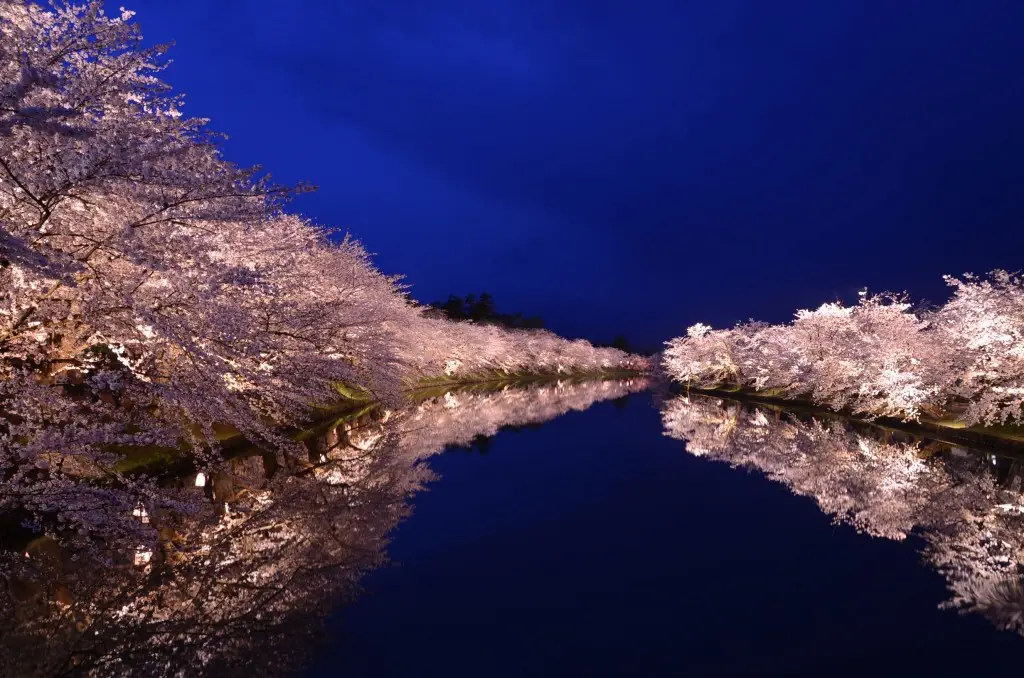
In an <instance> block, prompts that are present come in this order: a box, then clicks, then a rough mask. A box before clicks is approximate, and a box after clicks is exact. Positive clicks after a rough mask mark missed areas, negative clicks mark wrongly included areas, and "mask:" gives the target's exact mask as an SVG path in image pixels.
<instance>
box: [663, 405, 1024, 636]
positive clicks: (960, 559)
mask: <svg viewBox="0 0 1024 678" xmlns="http://www.w3.org/2000/svg"><path fill="white" fill-rule="evenodd" d="M662 422H663V424H664V430H665V434H666V435H667V436H669V437H672V438H676V439H679V440H682V441H683V442H684V443H685V446H686V449H687V451H688V452H689V453H690V454H693V455H696V456H701V457H705V458H707V459H710V460H715V461H721V462H724V463H727V464H729V465H730V466H732V467H734V468H740V469H743V468H745V469H753V470H756V471H758V472H760V473H762V474H764V475H765V476H766V477H768V478H769V479H771V480H773V481H775V482H779V483H782V484H784V485H785V486H786V487H788V488H789V489H790V490H791V491H792V492H793V493H794V494H797V495H800V496H806V497H810V498H811V499H813V500H814V501H815V502H816V503H817V505H818V507H819V508H820V509H821V510H822V511H823V512H825V513H826V514H828V515H830V516H832V517H833V518H834V519H835V521H836V522H838V523H845V524H849V525H852V526H853V527H855V528H856V529H857V530H858V531H861V532H864V533H867V534H869V535H872V536H875V537H881V538H886V539H893V540H903V539H906V538H907V537H908V536H909V535H912V534H913V535H916V536H918V537H920V538H921V540H922V541H923V542H924V544H925V546H924V548H923V557H924V560H925V561H926V562H927V563H928V564H929V565H931V566H932V567H934V568H935V569H936V570H938V571H939V572H940V573H941V574H942V575H943V576H944V577H945V579H946V581H947V585H948V588H949V593H950V597H949V599H948V600H947V601H946V602H945V603H943V604H942V606H943V607H947V608H952V609H956V610H960V611H962V612H978V613H981V614H982V615H984V616H985V617H986V618H987V619H988V620H989V621H991V622H992V623H993V624H994V625H995V626H996V627H998V628H1000V629H1006V630H1012V631H1015V632H1017V633H1022V634H1024V583H1022V581H1024V580H1022V575H1024V570H1022V567H1021V560H1022V559H1024V495H1022V480H1024V465H1022V460H1024V456H1021V457H1017V456H1013V455H997V454H992V453H988V452H984V451H979V450H970V449H967V448H964V447H959V446H955V445H951V444H944V443H941V442H937V441H934V440H927V439H923V438H915V437H913V436H910V435H907V434H905V433H901V432H896V431H889V430H886V429H884V428H882V427H876V426H871V425H866V424H863V423H854V422H850V421H846V420H843V419H840V418H835V417H819V418H811V417H806V416H798V415H795V414H793V413H792V412H785V411H781V410H777V409H773V408H768V407H759V406H748V405H744V404H741V403H739V402H735V401H727V400H722V399H718V398H711V397H706V396H699V395H689V396H680V397H677V398H675V399H672V400H670V401H668V402H666V403H664V404H663V406H662Z"/></svg>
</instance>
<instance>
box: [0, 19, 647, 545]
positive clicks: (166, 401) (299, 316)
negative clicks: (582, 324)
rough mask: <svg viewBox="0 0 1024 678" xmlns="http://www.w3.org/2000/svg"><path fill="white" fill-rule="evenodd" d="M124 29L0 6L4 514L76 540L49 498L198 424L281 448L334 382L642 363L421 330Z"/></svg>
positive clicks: (99, 477)
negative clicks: (42, 518) (56, 517)
mask: <svg viewBox="0 0 1024 678" xmlns="http://www.w3.org/2000/svg"><path fill="white" fill-rule="evenodd" d="M131 16H132V15H131V13H130V12H127V11H123V10H122V12H121V13H120V14H119V15H117V16H107V15H105V14H104V12H103V9H102V3H101V2H98V1H96V2H91V3H89V4H86V5H71V4H65V3H61V2H58V3H55V4H54V5H53V6H51V7H47V8H43V7H40V6H37V5H34V4H30V3H26V2H22V1H20V0H0V410H2V412H3V414H2V416H0V464H2V469H3V473H4V481H5V482H4V483H2V484H0V507H3V506H19V507H23V506H25V505H26V504H27V503H33V504H34V505H35V508H38V509H40V510H44V509H48V508H53V509H59V510H60V511H64V512H65V513H66V515H65V518H66V519H67V520H68V521H70V522H73V523H77V524H79V526H80V527H81V529H83V530H86V529H88V525H87V524H86V523H87V521H86V520H85V519H84V515H83V514H82V513H81V512H78V513H75V509H74V508H73V507H69V506H68V505H67V504H66V503H65V502H62V501H61V500H59V497H60V496H61V491H62V490H61V488H62V487H63V486H64V485H66V484H67V483H71V482H83V481H84V480H83V479H91V480H94V481H95V483H96V486H97V488H98V489H97V492H101V489H99V488H102V492H106V493H109V500H110V501H126V500H122V499H119V498H118V497H119V495H117V492H118V491H119V490H115V489H112V488H114V487H123V486H125V485H126V484H131V483H136V484H137V481H130V480H129V479H126V478H123V477H120V478H118V479H117V482H112V481H111V479H110V477H109V476H110V474H112V473H114V474H115V475H116V472H115V471H113V470H112V469H114V468H115V466H114V464H115V462H116V459H117V454H115V450H117V449H122V448H123V446H154V445H162V446H172V447H176V446H179V445H181V444H182V441H184V444H186V445H187V447H189V448H190V449H191V451H192V453H193V454H195V455H200V456H202V455H208V454H210V450H211V449H213V448H215V447H216V443H217V434H216V431H215V424H220V425H228V426H231V427H233V428H234V429H236V430H238V431H240V432H241V433H243V434H244V435H245V436H246V437H247V438H249V439H251V440H253V441H258V442H263V443H266V444H268V445H276V446H287V445H289V444H291V443H290V441H288V440H285V439H283V438H281V437H280V436H279V434H278V433H277V432H278V431H280V430H281V429H282V427H285V426H292V425H295V424H297V423H299V422H302V421H303V420H304V419H305V418H306V417H308V415H309V413H310V412H311V408H312V407H313V406H318V405H329V404H331V403H332V402H334V401H336V399H337V397H338V396H337V390H336V385H337V384H339V383H343V384H348V385H350V386H359V387H361V388H363V389H366V390H368V391H370V392H371V393H372V394H373V396H374V397H376V398H377V399H380V400H383V401H386V402H394V401H395V400H396V398H397V397H398V394H399V393H400V392H401V391H402V389H403V388H405V387H408V386H409V385H410V384H412V383H415V382H416V381H417V380H420V379H422V378H424V377H441V376H449V377H457V378H458V377H466V376H469V375H473V374H476V373H480V372H483V371H487V372H495V371H503V372H537V371H552V372H567V373H570V372H584V371H591V370H600V369H609V368H619V367H630V368H635V367H642V366H643V364H642V362H638V361H637V360H635V359H633V358H632V357H630V356H628V355H626V354H624V353H622V352H619V351H616V350H614V349H597V348H594V347H592V346H591V345H590V344H588V343H586V342H583V341H574V342H570V341H566V340H563V339H560V338H558V337H556V336H555V335H552V334H550V333H547V332H509V331H505V330H501V329H499V328H495V327H478V326H475V325H473V324H470V323H451V322H446V321H443V320H438V319H432V318H427V317H424V316H423V315H422V313H421V311H420V310H419V308H418V307H416V306H415V305H414V304H412V303H410V302H409V301H408V299H407V298H406V297H405V296H404V294H403V290H402V288H401V285H400V284H399V282H398V280H397V279H396V278H394V277H390V276H387V275H385V274H383V273H381V272H380V271H378V270H377V269H376V268H374V266H373V264H372V263H371V261H370V260H369V258H368V256H367V254H366V252H365V251H364V250H363V249H362V247H361V246H360V245H359V244H358V243H357V242H355V241H354V240H351V239H349V238H344V239H340V240H339V239H338V238H337V237H334V236H333V235H332V234H331V233H329V232H327V231H325V230H324V229H321V228H319V227H317V226H315V225H313V224H311V223H309V222H308V221H306V220H304V219H302V218H301V217H299V216H296V215H294V214H289V213H288V212H286V211H284V206H285V203H286V201H287V199H288V197H289V196H290V195H291V194H293V193H294V192H295V190H300V191H301V190H303V188H302V187H298V188H297V189H286V188H284V187H281V186H277V185H275V184H273V183H272V182H271V181H270V180H269V178H268V177H267V176H264V175H262V174H261V173H260V171H259V170H258V168H255V169H244V168H239V167H236V166H235V165H233V164H231V163H230V162H228V161H226V160H225V159H224V158H223V157H222V156H221V153H220V151H219V150H218V142H219V137H218V136H217V135H215V134H213V133H211V132H209V131H208V130H207V128H206V121H205V120H202V119H197V118H188V117H185V116H183V115H182V113H181V104H182V101H181V97H180V96H179V95H176V94H174V93H172V92H171V90H170V88H169V87H168V86H167V85H166V84H165V83H164V82H162V81H161V80H160V78H159V76H160V71H161V69H162V67H163V65H162V64H163V61H162V60H163V55H164V53H165V47H159V46H158V47H145V46H144V45H143V44H142V41H141V34H140V32H139V30H138V28H137V26H136V25H135V24H134V23H133V22H132V21H131ZM206 461H208V462H210V463H212V461H213V458H212V457H210V458H209V459H207V460H206ZM44 481H45V482H46V483H50V484H52V491H48V492H47V493H42V494H40V493H38V492H35V489H33V491H32V492H29V491H27V490H26V489H25V488H28V487H32V488H38V487H40V483H42V482H44Z"/></svg>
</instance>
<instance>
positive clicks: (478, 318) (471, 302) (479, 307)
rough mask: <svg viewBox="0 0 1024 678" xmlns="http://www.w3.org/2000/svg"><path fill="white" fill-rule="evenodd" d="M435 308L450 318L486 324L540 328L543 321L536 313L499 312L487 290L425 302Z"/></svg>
mask: <svg viewBox="0 0 1024 678" xmlns="http://www.w3.org/2000/svg"><path fill="white" fill-rule="evenodd" d="M427 305H428V306H430V307H431V308H434V309H437V310H438V311H440V312H441V313H442V314H444V316H445V317H447V318H449V319H451V320H472V321H473V322H477V323H481V324H486V325H501V326H502V327H508V328H512V329H535V330H536V329H541V328H543V327H544V321H543V320H542V319H541V318H540V317H539V316H536V315H531V316H524V315H523V314H522V313H499V312H498V310H497V308H495V306H494V297H493V296H492V295H490V294H488V293H487V292H481V293H480V296H479V297H478V296H476V295H475V294H467V295H466V296H465V297H460V296H457V295H455V294H451V295H448V300H447V301H434V302H431V303H430V304H427Z"/></svg>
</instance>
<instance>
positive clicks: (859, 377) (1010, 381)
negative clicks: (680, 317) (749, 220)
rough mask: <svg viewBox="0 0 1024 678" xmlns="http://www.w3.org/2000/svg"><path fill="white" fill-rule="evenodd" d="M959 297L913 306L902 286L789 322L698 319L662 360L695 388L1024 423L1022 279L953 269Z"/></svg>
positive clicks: (867, 410)
mask: <svg viewBox="0 0 1024 678" xmlns="http://www.w3.org/2000/svg"><path fill="white" fill-rule="evenodd" d="M946 281H947V283H948V284H949V285H950V286H951V287H952V289H953V295H952V297H951V299H950V300H949V301H948V302H947V303H946V304H945V305H943V306H941V307H938V308H934V309H925V310H916V309H914V308H913V307H912V306H911V305H910V304H909V303H907V302H906V301H905V300H904V299H903V298H901V297H896V296H894V295H875V296H868V295H867V294H866V293H865V294H862V296H861V299H860V302H859V303H858V304H856V305H854V306H843V305H841V304H838V303H828V304H824V305H822V306H821V307H819V308H818V309H816V310H813V311H809V310H801V311H798V312H797V313H796V317H795V319H794V320H793V321H792V322H791V323H789V324H787V325H768V324H765V323H757V322H750V323H743V324H739V325H737V326H736V327H734V328H732V329H726V330H713V329H712V328H710V327H708V326H707V325H703V324H697V325H694V326H692V327H690V328H689V329H688V330H687V334H686V336H684V337H679V338H677V339H673V340H672V341H670V342H668V348H667V349H666V350H665V352H664V356H663V365H664V367H665V369H666V371H667V372H668V374H669V375H670V376H671V377H672V378H673V379H675V380H677V381H679V382H681V383H684V384H689V385H693V386H698V387H722V386H729V387H740V388H746V389H754V390H758V391H766V392H769V393H772V394H774V395H781V396H783V397H789V398H804V399H810V400H812V401H814V402H816V403H818V404H821V405H825V406H828V407H832V408H835V409H837V410H838V409H844V408H848V409H851V410H853V411H855V412H857V413H860V414H865V415H869V416H893V417H901V418H907V419H914V418H917V417H919V416H921V414H923V413H924V414H928V415H931V416H934V417H946V416H950V415H955V416H957V417H959V418H961V419H962V420H963V421H965V422H967V423H969V424H975V423H983V424H996V423H1010V424H1021V423H1024V280H1022V278H1021V277H1020V276H1018V275H1015V274H1010V273H1007V272H1005V271H995V272H993V273H992V274H991V275H989V276H988V277H986V278H979V277H975V276H970V275H967V276H964V277H963V278H962V279H960V278H953V277H947V278H946Z"/></svg>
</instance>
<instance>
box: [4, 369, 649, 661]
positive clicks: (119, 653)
mask: <svg viewBox="0 0 1024 678" xmlns="http://www.w3.org/2000/svg"><path fill="white" fill-rule="evenodd" d="M644 386H645V383H644V382H642V381H639V380H637V381H632V382H585V383H571V382H564V383H558V384H551V385H544V386H535V387H532V388H524V389H511V388H508V389H506V390H504V391H501V392H497V393H486V392H468V391H464V392H460V393H458V394H457V397H456V395H453V394H449V395H451V396H452V397H451V398H449V399H448V400H449V402H451V401H454V402H455V406H454V407H446V406H445V399H444V398H436V399H431V400H427V401H425V402H421V403H419V404H416V405H411V406H410V407H409V408H407V409H405V410H398V411H389V410H382V409H379V408H378V409H376V410H371V411H368V412H365V413H363V414H362V415H361V416H359V417H357V418H355V419H350V420H345V421H342V422H339V423H337V424H336V425H333V426H331V427H330V428H329V429H328V430H325V431H321V432H319V433H318V434H317V435H316V436H315V437H313V438H309V439H306V440H305V441H304V445H303V449H304V450H305V451H306V453H303V454H300V453H298V452H297V450H296V448H295V446H290V447H289V448H287V450H285V451H284V452H283V453H281V454H277V455H273V454H269V455H264V454H261V453H256V451H255V450H250V451H248V452H245V453H243V454H240V455H238V456H236V457H234V458H232V459H231V460H230V461H229V462H228V464H227V466H226V467H221V468H219V469H218V470H215V471H212V472H209V473H200V474H198V475H197V474H196V473H195V472H194V471H189V472H187V473H186V474H183V475H180V476H175V477H165V478H164V479H163V481H162V482H163V486H162V487H160V488H158V489H159V491H160V492H162V493H164V494H166V495H168V496H170V495H174V496H177V497H179V499H180V501H179V504H177V505H168V504H153V505H148V506H147V505H142V506H140V505H138V504H133V505H125V506H124V507H123V508H124V510H123V514H124V515H123V516H122V517H121V518H119V519H122V518H123V520H124V521H126V522H128V523H131V522H134V523H137V524H138V526H139V527H140V528H143V527H144V528H145V529H146V530H150V531H151V533H152V534H153V535H154V538H152V539H151V540H149V541H147V542H145V543H144V544H143V545H141V546H140V545H137V544H136V543H135V542H134V541H130V539H135V538H137V535H134V534H130V535H129V537H130V539H129V538H126V539H122V540H120V541H114V542H111V543H112V544H113V545H114V546H115V547H116V548H117V549H120V550H116V549H115V550H114V551H112V552H109V553H106V554H105V556H106V557H105V558H97V557H96V554H98V553H103V552H102V551H99V550H97V548H95V546H94V547H93V548H91V549H88V550H78V551H74V550H70V549H69V548H68V547H67V546H66V545H63V544H58V543H57V542H56V541H53V540H51V539H48V538H41V539H35V540H34V541H31V542H30V543H28V544H27V545H26V546H25V547H24V548H21V549H18V550H16V551H10V550H9V551H0V568H2V569H0V574H2V576H3V577H4V579H5V580H6V586H5V587H4V588H3V589H0V674H3V675H20V676H41V675H53V674H59V673H67V672H71V673H75V674H83V673H84V674H88V675H103V676H107V675H122V676H161V675H167V676H170V675H175V676H176V675H224V674H225V673H232V672H237V670H238V667H240V666H251V665H254V664H257V663H258V665H259V667H260V672H261V673H262V674H277V673H283V672H285V671H288V670H291V669H293V668H294V667H296V666H297V665H300V664H301V663H302V662H303V661H304V659H305V658H306V657H307V656H308V650H309V649H310V647H311V643H313V642H314V641H315V639H316V630H317V628H318V626H319V624H320V623H321V620H322V618H323V616H324V615H325V614H326V613H327V612H328V611H329V610H330V609H332V607H334V606H336V605H337V604H338V603H339V602H343V601H345V600H346V599H350V598H352V597H353V596H354V595H355V594H356V593H357V592H358V582H359V580H360V578H361V576H362V575H363V574H364V573H365V572H367V571H368V570H370V569H372V568H375V567H377V566H379V565H380V564H382V563H383V562H384V561H385V560H386V558H385V553H384V550H385V547H386V545H387V539H388V533H389V532H390V531H391V529H392V528H393V527H394V526H395V525H396V524H397V523H398V522H399V521H400V520H401V519H402V518H403V517H404V516H406V515H408V513H409V512H410V510H411V507H410V505H409V499H410V498H411V496H412V495H413V494H414V493H415V492H416V491H418V490H419V489H421V488H422V487H423V486H424V484H425V483H426V482H428V481H429V480H430V479H431V478H432V475H431V473H430V471H429V469H428V468H427V467H426V466H425V465H424V464H422V463H420V462H421V461H422V460H423V459H426V458H427V457H429V456H430V455H432V454H436V453H437V452H440V451H441V450H443V449H444V448H445V447H446V446H449V445H464V444H467V443H469V442H470V441H472V440H474V439H475V438H477V437H478V436H481V435H483V436H488V435H493V434H494V433H495V432H497V431H498V430H499V429H500V428H501V427H503V426H509V425H523V424H529V423H537V422H541V421H545V420H547V419H550V418H553V417H556V416H558V415H559V414H562V413H565V412H568V411H571V410H582V409H585V408H587V407H588V406H590V405H591V404H593V403H595V402H597V401H600V400H604V399H611V398H617V397H620V396H622V395H625V394H628V393H632V392H635V391H638V390H641V389H642V388H643V387H644ZM199 475H201V476H202V482H201V483H197V479H198V476H199ZM179 507H180V508H181V509H182V510H178V508H179ZM101 508H102V509H104V510H112V509H111V508H110V505H106V504H105V505H103V506H102V507H99V508H97V511H99V510H100V509H101Z"/></svg>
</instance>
